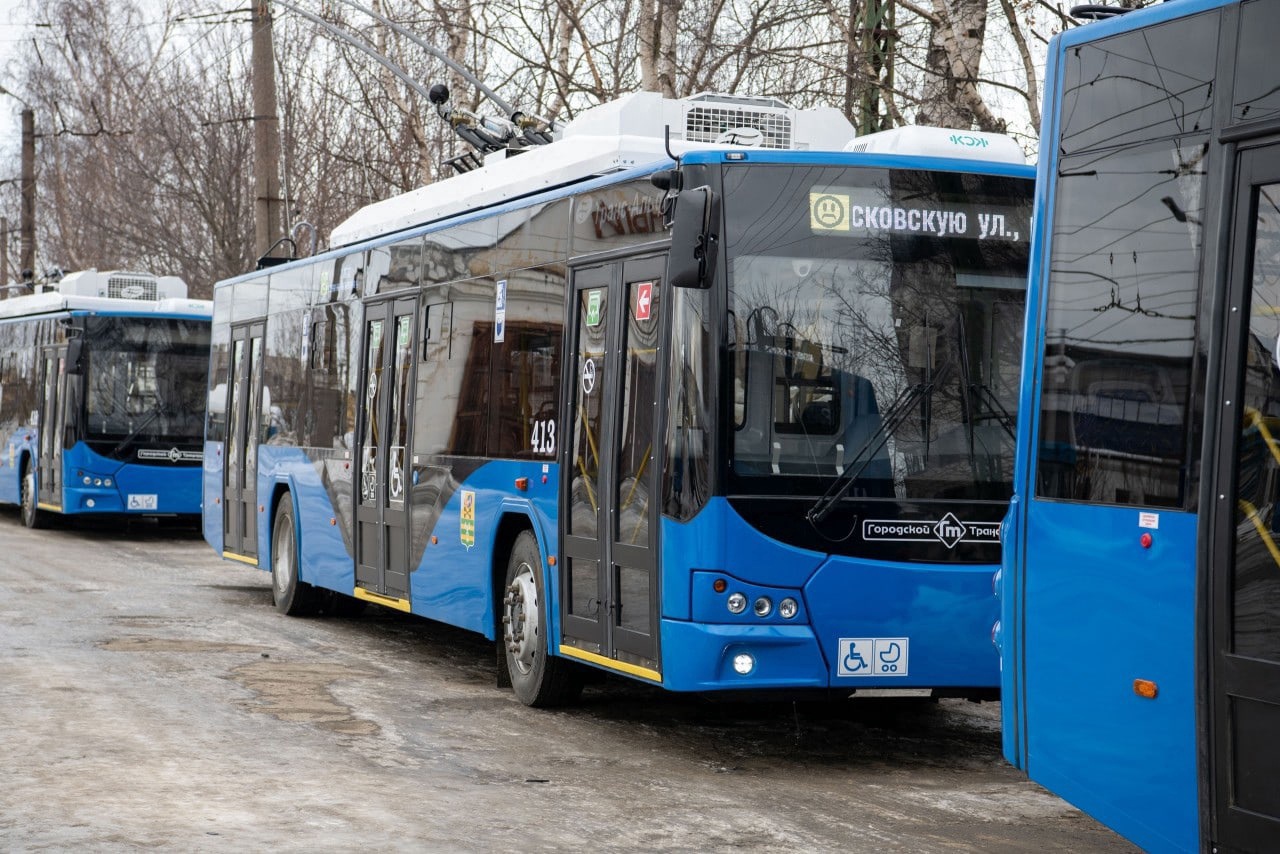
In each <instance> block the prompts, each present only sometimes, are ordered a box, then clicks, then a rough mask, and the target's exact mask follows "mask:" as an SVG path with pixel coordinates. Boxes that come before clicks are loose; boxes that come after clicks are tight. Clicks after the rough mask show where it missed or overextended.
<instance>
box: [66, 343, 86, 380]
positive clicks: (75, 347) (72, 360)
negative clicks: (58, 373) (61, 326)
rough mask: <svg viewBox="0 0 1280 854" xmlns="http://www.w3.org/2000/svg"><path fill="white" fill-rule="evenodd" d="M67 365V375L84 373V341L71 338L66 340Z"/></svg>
mask: <svg viewBox="0 0 1280 854" xmlns="http://www.w3.org/2000/svg"><path fill="white" fill-rule="evenodd" d="M66 358H67V363H66V372H67V373H68V374H82V373H84V339H83V338H79V337H77V338H71V339H68V340H67V357H66Z"/></svg>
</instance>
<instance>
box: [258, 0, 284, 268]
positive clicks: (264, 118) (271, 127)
mask: <svg viewBox="0 0 1280 854" xmlns="http://www.w3.org/2000/svg"><path fill="white" fill-rule="evenodd" d="M252 55H253V56H252V59H253V70H252V72H251V73H252V75H253V189H254V205H253V231H254V242H253V248H254V255H256V256H257V257H259V258H261V257H262V256H263V255H266V254H267V251H268V250H269V249H271V247H272V246H274V245H275V242H276V241H277V240H279V239H280V238H281V237H283V236H284V201H283V200H282V199H281V198H280V119H279V116H278V113H277V109H276V66H275V53H274V52H273V50H272V47H271V4H270V2H269V0H253V46H252Z"/></svg>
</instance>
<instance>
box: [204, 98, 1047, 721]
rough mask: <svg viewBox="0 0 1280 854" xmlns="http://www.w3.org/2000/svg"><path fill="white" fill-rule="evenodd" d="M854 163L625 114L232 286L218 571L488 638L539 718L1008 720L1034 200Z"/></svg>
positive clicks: (960, 168)
mask: <svg viewBox="0 0 1280 854" xmlns="http://www.w3.org/2000/svg"><path fill="white" fill-rule="evenodd" d="M664 128H666V129H667V135H668V136H669V140H668V141H667V142H666V143H664ZM852 136H853V133H852V128H851V127H850V125H849V124H848V122H847V121H846V120H845V119H844V118H843V117H842V116H840V115H839V114H838V113H836V112H835V111H833V110H829V109H818V110H806V111H800V110H794V109H791V108H788V107H787V106H786V105H784V104H781V103H779V102H777V101H773V100H771V99H752V98H737V97H734V98H724V97H719V96H701V97H695V98H692V99H688V100H683V101H676V100H664V99H662V98H660V97H658V96H657V95H653V94H637V95H633V96H630V97H627V98H624V99H622V100H621V101H618V102H614V103H610V104H606V105H603V106H600V107H597V108H595V109H592V110H590V111H588V112H586V113H584V114H582V115H581V116H580V117H579V118H577V119H575V120H574V121H573V122H572V123H571V124H569V125H568V126H567V127H566V128H565V129H564V130H563V131H562V132H559V133H557V135H556V139H555V140H554V141H551V142H549V143H548V144H541V145H531V146H528V147H526V148H525V149H524V150H507V149H503V150H496V151H494V152H492V153H490V154H488V155H487V157H486V158H485V161H484V163H483V165H480V164H479V163H478V160H470V161H468V162H466V163H462V162H460V163H459V164H458V168H459V170H460V171H459V174H457V175H455V176H453V177H451V178H449V179H447V180H443V181H440V182H438V183H436V184H433V185H431V186H427V187H424V188H422V189H419V190H415V191H412V192H410V193H408V194H406V195H403V196H400V197H397V198H393V199H390V200H387V201H385V202H380V203H377V204H374V205H372V206H370V207H368V208H365V209H363V210H361V211H359V212H358V213H356V214H355V215H354V216H353V217H351V219H349V220H348V221H347V222H346V223H344V224H342V225H341V226H339V227H338V229H336V230H335V231H334V233H333V234H332V236H331V241H330V242H331V245H332V246H333V247H336V248H333V249H331V250H330V251H328V252H327V253H325V254H322V255H319V256H317V257H315V258H310V259H306V260H299V261H293V262H291V263H286V264H283V265H280V266H275V267H271V268H268V269H266V270H263V271H260V272H256V273H251V274H247V275H244V276H241V277H239V278H236V279H232V280H229V281H224V282H220V283H219V284H218V285H217V286H216V288H215V295H214V326H213V329H214V331H213V345H212V361H211V376H210V384H211V404H210V407H209V422H208V432H207V439H208V441H207V443H206V445H205V457H206V458H205V481H204V498H205V517H204V526H205V536H206V537H207V539H208V541H209V542H210V544H212V546H213V547H214V548H215V549H216V550H217V551H218V552H219V553H220V554H222V555H223V556H224V557H226V558H228V559H231V560H238V561H242V562H245V563H249V564H252V565H256V566H258V567H260V568H263V569H269V570H270V571H271V573H272V577H273V582H274V596H275V602H276V606H277V608H279V609H280V610H281V611H283V612H285V613H291V614H292V613H305V612H309V611H314V610H316V609H317V608H320V609H325V608H329V609H335V610H336V609H340V608H341V607H342V604H343V603H344V602H347V604H350V602H349V601H348V597H355V598H357V599H361V600H365V601H370V602H375V603H378V604H381V605H385V606H389V607H391V608H398V609H400V610H402V611H406V612H411V613H413V614H419V615H422V616H425V617H429V618H432V619H435V620H440V621H444V622H447V623H451V624H454V625H457V626H462V627H465V628H467V629H471V630H473V631H476V632H479V633H482V634H483V635H485V636H486V637H489V638H492V639H495V640H496V641H497V642H498V655H499V660H500V662H501V667H502V673H503V678H504V679H505V677H507V676H509V677H510V681H511V683H512V684H513V686H514V688H515V691H516V693H517V695H518V696H519V697H520V699H521V700H523V701H524V702H526V703H529V704H531V705H544V704H549V703H553V702H558V701H563V700H566V699H569V698H571V697H572V696H573V695H574V693H575V691H577V690H578V688H579V687H580V684H581V679H580V677H581V676H582V674H583V671H582V668H583V666H584V665H585V666H590V667H595V668H602V669H605V670H609V671H614V672H618V673H623V674H627V675H629V676H632V677H635V678H637V679H640V680H644V681H646V682H649V683H652V684H655V685H661V686H663V687H665V688H668V689H672V690H677V691H722V690H733V689H740V690H748V689H751V690H758V689H788V690H797V691H798V690H802V689H822V690H824V691H825V690H831V689H835V690H838V691H841V692H843V693H844V694H846V695H847V694H849V693H851V692H853V691H855V690H857V689H859V688H871V687H874V688H908V687H909V688H912V689H914V690H920V689H922V688H928V689H939V690H942V691H947V692H954V693H957V694H960V695H963V696H991V695H994V694H995V692H996V691H997V690H998V683H999V670H998V657H997V655H996V652H995V649H994V646H993V644H992V640H991V634H992V629H993V626H994V624H995V622H996V619H997V607H996V602H995V600H994V598H993V597H992V595H991V579H992V576H993V574H994V571H995V569H996V567H997V565H998V562H999V556H1000V546H999V541H998V528H999V522H1000V520H1001V519H1002V517H1003V516H1004V513H1005V510H1006V507H1007V503H1008V500H1009V496H1010V494H1011V485H1012V471H1011V465H1012V459H1013V440H1014V430H1015V425H1014V415H1015V408H1016V405H1015V404H1016V397H1017V388H1018V385H1019V359H1020V354H1021V336H1022V326H1023V320H1024V311H1025V283H1026V274H1027V263H1028V255H1027V253H1028V247H1029V223H1030V219H1029V214H1030V206H1031V196H1032V187H1033V181H1032V170H1031V169H1030V168H1029V167H1027V166H1025V165H1024V160H1023V156H1022V152H1021V151H1020V150H1019V149H1018V148H1017V146H1016V145H1015V144H1014V143H1013V142H1012V141H1011V140H1009V139H1007V138H1004V137H1000V136H991V135H982V134H963V133H954V132H950V131H930V130H928V129H908V130H907V131H904V132H899V133H890V134H889V135H888V136H887V137H881V136H876V137H868V138H863V139H859V140H856V141H853V142H852V143H851V142H850V140H851V139H852ZM744 143H745V144H744ZM668 145H669V147H668ZM671 151H675V152H679V156H678V157H674V156H673V155H670V154H669V152H671ZM468 167H471V168H468ZM668 222H669V223H670V226H671V227H670V229H668V228H667V226H666V223H668Z"/></svg>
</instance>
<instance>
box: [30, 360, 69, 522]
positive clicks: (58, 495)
mask: <svg viewBox="0 0 1280 854" xmlns="http://www.w3.org/2000/svg"><path fill="white" fill-rule="evenodd" d="M40 361H41V371H42V372H43V376H42V384H43V389H42V392H41V395H40V467H39V469H37V477H36V482H37V491H36V498H37V501H38V503H39V504H40V505H41V506H42V509H45V510H58V511H60V510H62V431H63V422H64V421H65V420H66V419H65V418H64V412H63V409H64V406H65V403H64V398H65V394H64V392H65V390H66V366H67V348H66V347H65V346H61V347H45V348H44V349H43V351H42V352H41V359H40Z"/></svg>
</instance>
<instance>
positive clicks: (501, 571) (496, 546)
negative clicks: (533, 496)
mask: <svg viewBox="0 0 1280 854" xmlns="http://www.w3.org/2000/svg"><path fill="white" fill-rule="evenodd" d="M524 531H529V532H531V533H532V534H533V539H534V541H535V542H536V543H537V546H538V555H539V558H540V561H539V563H540V564H541V567H540V569H541V571H542V574H543V579H542V580H543V585H544V586H543V589H544V590H546V589H549V588H548V587H547V586H546V585H548V584H550V581H551V579H550V578H549V577H548V572H547V555H548V554H549V553H550V552H549V551H548V548H547V543H546V538H545V537H544V536H543V531H542V526H541V525H539V524H538V521H537V519H536V517H535V516H534V514H533V512H532V510H531V509H530V508H529V507H526V506H504V507H503V508H502V510H501V511H500V514H499V517H498V524H497V525H496V526H495V528H494V534H493V549H492V550H491V552H490V554H491V555H492V558H491V559H490V564H489V589H490V596H489V599H490V602H491V604H492V607H493V619H492V620H491V621H490V625H489V627H488V628H489V632H490V638H489V639H490V640H494V639H496V638H499V637H501V636H502V595H503V592H504V589H505V587H506V581H507V562H508V560H510V558H511V549H512V548H513V547H514V546H515V543H516V538H517V537H519V536H520V534H521V533H522V532H524Z"/></svg>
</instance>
